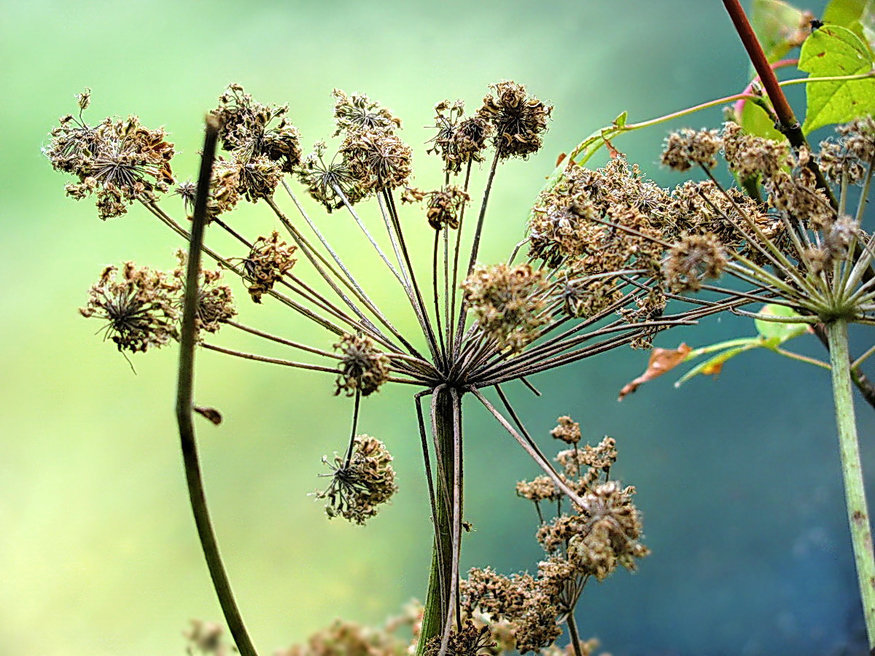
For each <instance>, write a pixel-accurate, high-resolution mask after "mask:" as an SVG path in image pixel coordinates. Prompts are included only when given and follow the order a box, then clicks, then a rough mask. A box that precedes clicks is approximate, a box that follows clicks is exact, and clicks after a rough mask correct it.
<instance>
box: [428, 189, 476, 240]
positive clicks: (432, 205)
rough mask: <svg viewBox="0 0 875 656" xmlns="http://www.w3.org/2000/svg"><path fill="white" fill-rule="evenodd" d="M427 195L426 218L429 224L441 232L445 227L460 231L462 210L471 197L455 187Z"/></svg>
mask: <svg viewBox="0 0 875 656" xmlns="http://www.w3.org/2000/svg"><path fill="white" fill-rule="evenodd" d="M427 195H428V203H427V204H426V207H427V209H426V213H425V218H426V219H428V224H429V225H430V226H431V227H432V228H434V229H435V230H441V229H442V228H443V227H444V226H446V227H448V228H452V229H453V230H456V229H458V227H459V218H460V217H461V214H462V209H463V208H464V207H465V204H466V203H467V202H468V201H469V200H471V197H470V196H469V195H468V194H467V193H466V192H465V191H463V190H462V189H460V188H459V187H456V186H455V185H448V186H446V187H444V188H443V189H439V190H437V191H431V192H429V193H428V194H427Z"/></svg>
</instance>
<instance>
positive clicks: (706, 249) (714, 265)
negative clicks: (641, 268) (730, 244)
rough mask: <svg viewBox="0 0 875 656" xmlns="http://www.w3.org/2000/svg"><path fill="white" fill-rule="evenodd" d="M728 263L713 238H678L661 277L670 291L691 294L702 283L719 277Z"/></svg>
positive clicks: (707, 235)
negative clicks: (663, 277)
mask: <svg viewBox="0 0 875 656" xmlns="http://www.w3.org/2000/svg"><path fill="white" fill-rule="evenodd" d="M728 261H729V260H728V259H727V257H726V253H725V252H724V249H723V245H722V244H721V243H720V240H719V239H717V237H716V236H715V235H713V234H705V235H682V236H681V238H680V240H679V241H677V242H676V243H675V244H674V246H672V247H671V250H670V251H669V252H668V257H667V258H666V260H665V263H664V265H663V275H664V276H665V281H666V285H667V286H668V288H669V289H670V290H671V291H673V292H691V291H692V292H694V291H698V290H699V289H701V288H702V282H703V281H705V280H708V279H711V280H714V279H717V278H719V277H720V274H722V273H723V269H725V268H726V264H727V263H728Z"/></svg>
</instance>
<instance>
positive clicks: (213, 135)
mask: <svg viewBox="0 0 875 656" xmlns="http://www.w3.org/2000/svg"><path fill="white" fill-rule="evenodd" d="M218 132H219V121H218V119H217V118H215V117H213V116H208V117H207V126H206V135H205V137H204V149H203V156H202V158H201V168H200V175H199V177H198V185H197V197H196V199H195V207H194V216H193V217H192V228H191V247H190V248H189V251H188V269H187V271H186V280H185V301H184V306H183V314H182V327H181V329H180V340H179V379H178V383H177V396H176V419H177V422H178V424H179V439H180V444H181V447H182V457H183V462H184V464H185V478H186V482H187V483H188V496H189V499H190V501H191V510H192V512H193V513H194V521H195V524H196V525H197V533H198V538H199V539H200V542H201V548H202V549H203V552H204V558H205V559H206V561H207V567H208V568H209V570H210V578H211V579H212V581H213V586H214V588H215V590H216V596H217V597H218V598H219V604H220V605H221V607H222V613H224V615H225V621H226V622H227V623H228V628H229V629H230V631H231V635H232V636H233V637H234V642H235V643H236V644H237V648H238V649H239V650H240V654H241V655H242V656H257V652H256V651H255V647H254V646H253V645H252V640H251V639H250V638H249V633H248V632H247V631H246V626H245V625H244V624H243V617H242V616H241V615H240V610H239V609H238V608H237V602H236V601H234V594H233V592H232V591H231V583H230V581H229V580H228V574H227V573H226V572H225V566H224V565H223V564H222V556H221V555H220V554H219V545H218V542H217V541H216V534H215V532H214V531H213V526H212V523H211V522H210V514H209V511H208V510H207V501H206V497H205V495H204V486H203V480H202V478H201V473H200V465H199V464H198V456H197V443H196V441H195V435H194V423H193V422H192V409H193V400H192V399H193V391H192V383H193V380H194V346H195V332H196V319H197V317H196V312H197V305H198V301H197V297H198V288H199V281H198V277H199V272H200V255H201V244H202V243H203V234H204V223H205V217H206V210H207V197H208V195H209V188H210V174H211V172H212V168H213V161H214V159H215V153H216V140H217V136H218Z"/></svg>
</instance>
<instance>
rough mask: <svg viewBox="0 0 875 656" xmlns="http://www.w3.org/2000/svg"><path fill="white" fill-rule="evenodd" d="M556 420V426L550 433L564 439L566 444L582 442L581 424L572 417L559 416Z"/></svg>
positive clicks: (556, 437)
mask: <svg viewBox="0 0 875 656" xmlns="http://www.w3.org/2000/svg"><path fill="white" fill-rule="evenodd" d="M556 421H557V425H556V428H554V429H553V430H551V431H550V435H552V436H553V437H554V438H555V439H557V440H562V441H563V442H565V443H566V444H577V443H578V442H580V424H578V423H577V422H576V421H574V420H573V419H572V418H571V417H559V419H557V420H556Z"/></svg>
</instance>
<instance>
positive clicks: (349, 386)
mask: <svg viewBox="0 0 875 656" xmlns="http://www.w3.org/2000/svg"><path fill="white" fill-rule="evenodd" d="M334 348H335V349H336V350H339V351H340V353H341V356H340V375H339V376H338V377H337V390H336V391H335V394H340V393H341V392H345V393H346V395H347V396H352V395H353V394H355V393H360V394H361V395H362V396H369V395H370V394H373V393H374V392H376V391H377V390H379V389H380V387H381V386H382V385H383V383H385V382H386V381H387V380H388V379H389V358H388V357H387V356H386V354H385V353H381V352H380V351H378V350H377V349H376V348H375V347H374V343H373V342H372V341H371V340H370V338H368V337H365V336H363V335H344V336H343V337H342V338H341V340H340V341H339V342H338V343H337V344H335V345H334Z"/></svg>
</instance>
